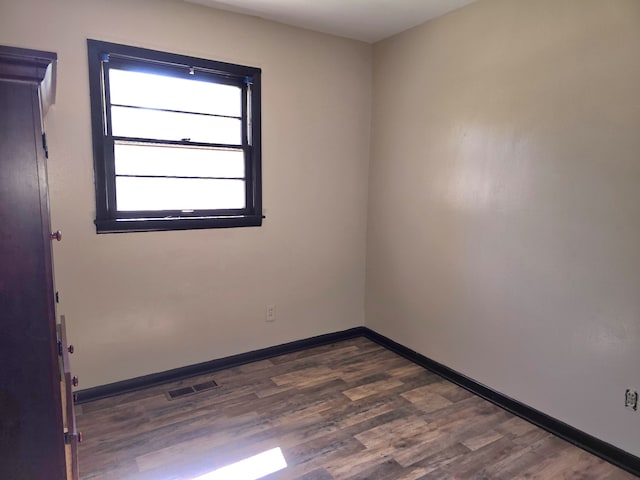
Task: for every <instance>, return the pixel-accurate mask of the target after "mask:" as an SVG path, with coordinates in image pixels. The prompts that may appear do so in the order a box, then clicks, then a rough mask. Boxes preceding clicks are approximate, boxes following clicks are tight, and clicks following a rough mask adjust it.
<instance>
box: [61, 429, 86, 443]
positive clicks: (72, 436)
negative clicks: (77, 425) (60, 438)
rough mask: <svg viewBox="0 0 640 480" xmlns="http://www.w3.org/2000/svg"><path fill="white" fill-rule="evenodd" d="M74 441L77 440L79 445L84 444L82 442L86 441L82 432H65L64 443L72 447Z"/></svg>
mask: <svg viewBox="0 0 640 480" xmlns="http://www.w3.org/2000/svg"><path fill="white" fill-rule="evenodd" d="M74 440H77V442H78V443H82V441H83V440H84V436H83V435H82V432H75V433H71V432H64V443H65V444H66V445H71V444H72V443H73V441H74Z"/></svg>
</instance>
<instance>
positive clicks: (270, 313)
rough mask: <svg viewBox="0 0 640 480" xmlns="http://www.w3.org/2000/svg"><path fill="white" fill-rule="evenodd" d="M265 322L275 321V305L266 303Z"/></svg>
mask: <svg viewBox="0 0 640 480" xmlns="http://www.w3.org/2000/svg"><path fill="white" fill-rule="evenodd" d="M266 321H267V322H275V321H276V306H275V305H267V318H266Z"/></svg>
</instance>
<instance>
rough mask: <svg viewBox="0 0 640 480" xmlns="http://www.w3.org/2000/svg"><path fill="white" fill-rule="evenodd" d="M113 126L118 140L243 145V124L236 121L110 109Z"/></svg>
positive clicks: (180, 114)
mask: <svg viewBox="0 0 640 480" xmlns="http://www.w3.org/2000/svg"><path fill="white" fill-rule="evenodd" d="M111 123H112V126H111V128H112V133H113V135H114V136H116V137H134V138H152V139H158V140H184V139H189V140H190V141H192V142H204V143H224V144H231V145H240V144H241V143H242V140H241V139H242V123H241V121H240V120H238V119H235V118H225V117H209V116H206V115H192V114H188V113H173V112H162V111H156V110H144V109H139V108H128V107H111Z"/></svg>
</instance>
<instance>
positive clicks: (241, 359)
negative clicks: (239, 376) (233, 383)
mask: <svg viewBox="0 0 640 480" xmlns="http://www.w3.org/2000/svg"><path fill="white" fill-rule="evenodd" d="M363 336H366V330H365V328H364V327H355V328H351V329H349V330H343V331H341V332H335V333H327V334H325V335H319V336H317V337H311V338H306V339H304V340H296V341H295V342H289V343H283V344H282V345H276V346H274V347H267V348H262V349H260V350H254V351H252V352H247V353H240V354H238V355H231V356H230V357H224V358H218V359H215V360H209V361H208V362H202V363H196V364H195V365H188V366H186V367H180V368H174V369H172V370H166V371H164V372H158V373H151V374H149V375H144V376H142V377H136V378H131V379H129V380H122V381H120V382H114V383H109V384H107V385H100V386H98V387H92V388H86V389H84V390H78V391H77V392H75V394H74V396H75V399H76V400H75V403H76V404H81V403H86V402H91V401H93V400H100V399H102V398H108V397H113V396H114V395H120V394H122V393H128V392H134V391H136V390H142V389H143V388H148V387H152V386H154V385H161V384H163V383H168V382H175V381H176V380H182V379H185V378H189V377H195V376H197V375H202V374H203V373H210V372H215V371H218V370H224V369H225V368H232V367H237V366H240V365H244V364H246V363H251V362H257V361H259V360H266V359H269V358H272V357H277V356H278V355H284V354H285V353H293V352H298V351H300V350H305V349H307V348H313V347H319V346H320V345H327V344H329V343H335V342H339V341H341V340H349V339H350V338H356V337H363Z"/></svg>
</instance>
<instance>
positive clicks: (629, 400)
mask: <svg viewBox="0 0 640 480" xmlns="http://www.w3.org/2000/svg"><path fill="white" fill-rule="evenodd" d="M624 406H625V407H627V408H629V409H631V410H634V411H635V410H638V392H636V391H635V390H631V389H630V388H627V391H626V392H625V393H624Z"/></svg>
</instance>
